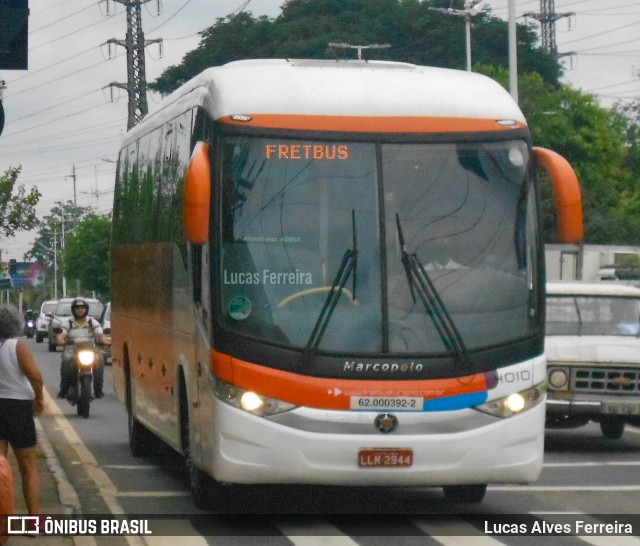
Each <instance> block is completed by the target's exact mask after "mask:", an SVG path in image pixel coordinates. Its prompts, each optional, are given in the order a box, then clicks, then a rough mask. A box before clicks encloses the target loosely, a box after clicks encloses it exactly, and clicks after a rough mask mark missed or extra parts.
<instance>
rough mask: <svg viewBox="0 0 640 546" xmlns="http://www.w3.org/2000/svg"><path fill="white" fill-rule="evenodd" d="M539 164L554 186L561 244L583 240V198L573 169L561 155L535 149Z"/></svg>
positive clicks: (542, 149)
mask: <svg viewBox="0 0 640 546" xmlns="http://www.w3.org/2000/svg"><path fill="white" fill-rule="evenodd" d="M533 152H534V154H535V156H536V159H537V161H538V163H539V164H540V165H541V166H542V167H543V168H544V170H545V171H547V173H548V174H549V178H550V179H551V184H552V186H553V197H554V201H555V204H556V214H557V219H558V220H557V221H558V239H559V240H560V242H561V243H577V242H580V241H581V240H582V237H583V235H584V229H583V225H582V197H581V195H580V185H579V184H578V177H577V176H576V173H575V171H574V170H573V167H571V165H570V164H569V162H568V161H567V160H566V159H565V158H564V157H562V156H561V155H560V154H558V153H556V152H553V151H551V150H547V149H546V148H538V147H534V148H533Z"/></svg>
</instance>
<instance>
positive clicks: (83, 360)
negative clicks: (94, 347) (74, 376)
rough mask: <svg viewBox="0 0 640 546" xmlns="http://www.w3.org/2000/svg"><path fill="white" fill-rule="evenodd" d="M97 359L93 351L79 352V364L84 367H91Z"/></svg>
mask: <svg viewBox="0 0 640 546" xmlns="http://www.w3.org/2000/svg"><path fill="white" fill-rule="evenodd" d="M95 359H96V354H95V353H94V352H93V351H78V362H80V364H82V365H83V366H91V364H93V362H94V361H95Z"/></svg>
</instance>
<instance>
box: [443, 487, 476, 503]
mask: <svg viewBox="0 0 640 546" xmlns="http://www.w3.org/2000/svg"><path fill="white" fill-rule="evenodd" d="M442 489H443V490H444V498H445V499H447V500H448V501H449V502H455V503H458V504H477V503H479V502H482V500H483V499H484V496H485V494H486V492H487V484H486V483H484V484H474V485H445V486H444V487H443V488H442Z"/></svg>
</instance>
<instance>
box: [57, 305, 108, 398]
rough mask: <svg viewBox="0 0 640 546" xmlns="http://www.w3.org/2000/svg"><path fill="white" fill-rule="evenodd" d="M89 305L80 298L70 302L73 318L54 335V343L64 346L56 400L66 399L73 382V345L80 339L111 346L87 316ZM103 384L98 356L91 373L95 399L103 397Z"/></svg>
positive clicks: (94, 321) (102, 361)
mask: <svg viewBox="0 0 640 546" xmlns="http://www.w3.org/2000/svg"><path fill="white" fill-rule="evenodd" d="M88 312H89V305H88V304H87V302H86V301H85V300H84V299H82V298H76V299H74V300H73V302H71V313H72V314H73V318H71V319H69V320H68V321H67V322H65V323H62V324H61V325H60V328H61V329H62V332H60V333H59V334H57V335H56V343H58V344H59V345H64V351H63V353H62V361H61V362H60V392H59V393H58V398H66V397H67V391H68V390H69V387H70V386H71V383H72V381H73V379H74V378H73V373H74V369H73V344H74V342H75V341H78V340H81V339H95V340H96V341H97V342H98V343H100V344H102V345H111V340H110V339H109V338H108V337H107V336H105V335H104V333H103V331H102V326H101V325H100V323H99V322H98V321H97V320H96V319H94V318H91V317H88V316H87V313H88ZM103 383H104V360H103V359H102V356H101V355H99V357H98V359H97V363H96V367H95V368H94V373H93V390H94V393H95V396H96V398H102V397H103V396H104V394H103V392H102V386H103Z"/></svg>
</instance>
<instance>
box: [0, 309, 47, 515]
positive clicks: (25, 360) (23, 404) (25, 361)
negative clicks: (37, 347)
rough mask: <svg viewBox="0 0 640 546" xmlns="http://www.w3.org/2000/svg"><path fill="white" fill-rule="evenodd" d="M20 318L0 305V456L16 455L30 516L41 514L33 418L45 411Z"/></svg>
mask: <svg viewBox="0 0 640 546" xmlns="http://www.w3.org/2000/svg"><path fill="white" fill-rule="evenodd" d="M21 332H22V317H21V316H20V314H19V313H18V310H17V309H16V308H15V307H13V306H9V305H0V454H2V455H4V456H5V457H6V455H7V453H8V450H9V446H11V449H12V450H13V453H14V454H15V457H16V461H17V462H18V468H19V469H20V475H21V477H22V491H23V494H24V500H25V502H26V504H27V510H28V511H29V514H30V515H39V514H40V476H39V475H38V466H37V462H36V449H35V447H36V442H37V439H36V428H35V422H34V416H37V415H40V414H41V413H42V411H43V409H44V401H43V397H42V388H43V387H42V375H41V374H40V370H39V369H38V366H37V364H36V362H35V360H34V358H33V355H32V354H31V351H30V350H29V348H28V347H27V345H26V343H25V342H24V341H23V340H20V339H16V336H18V335H20V333H21Z"/></svg>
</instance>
